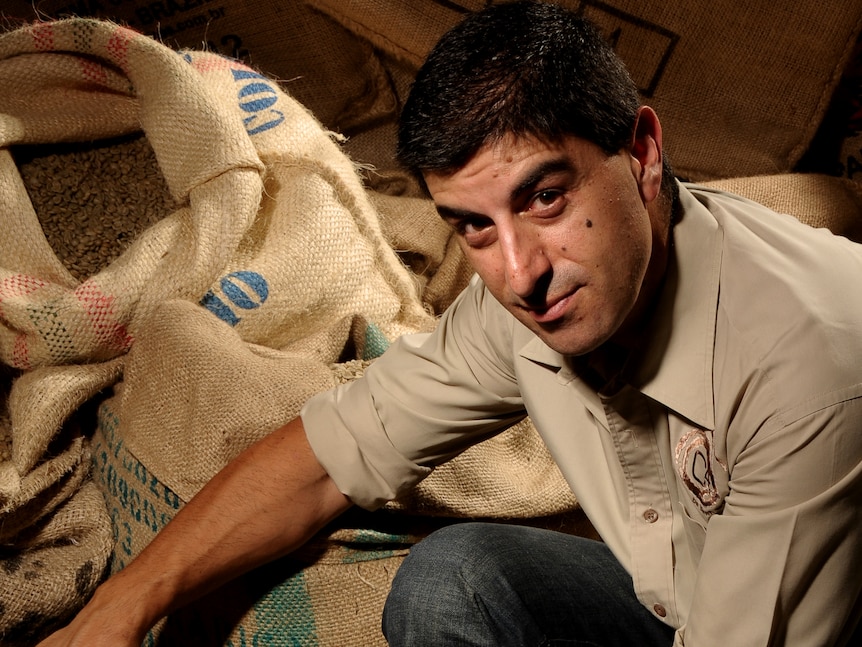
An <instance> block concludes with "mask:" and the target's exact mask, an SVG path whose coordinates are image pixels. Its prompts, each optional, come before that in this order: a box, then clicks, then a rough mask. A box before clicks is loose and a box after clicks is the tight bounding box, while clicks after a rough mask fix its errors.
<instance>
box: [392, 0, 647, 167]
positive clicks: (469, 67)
mask: <svg viewBox="0 0 862 647" xmlns="http://www.w3.org/2000/svg"><path fill="white" fill-rule="evenodd" d="M639 107H640V99H639V97H638V93H637V88H636V86H635V84H634V82H633V81H632V79H631V77H630V76H629V73H628V71H627V70H626V68H625V66H624V65H623V63H622V62H621V61H620V59H619V57H617V55H616V54H615V53H614V51H613V49H612V48H611V46H610V45H609V44H608V43H607V41H605V39H604V38H603V37H602V35H601V34H600V33H599V31H598V29H596V28H595V27H594V26H593V25H592V24H591V23H589V22H588V21H586V20H585V19H583V18H581V17H579V16H577V15H575V14H574V13H572V12H570V11H568V10H566V9H563V8H562V7H559V6H556V5H553V4H547V3H539V2H511V3H505V4H497V5H491V6H490V7H488V8H486V9H484V10H482V11H480V12H477V13H475V14H471V15H469V16H468V17H467V18H466V19H465V20H464V21H462V22H461V23H459V24H458V25H456V26H455V27H453V28H452V29H451V30H449V31H448V32H447V33H446V34H445V35H444V36H443V38H442V39H441V40H440V41H439V42H438V43H437V45H436V46H435V47H434V49H433V50H432V51H431V53H430V54H429V55H428V58H427V60H426V61H425V63H424V65H423V66H422V68H421V69H420V70H419V72H418V74H417V76H416V79H415V82H414V84H413V88H412V90H411V92H410V96H409V97H408V99H407V101H406V103H405V105H404V109H403V111H402V114H401V121H400V127H399V137H398V159H399V161H400V162H401V163H402V164H403V165H404V166H405V167H407V168H409V169H411V170H413V171H426V170H433V171H439V172H447V171H456V170H458V169H459V168H461V167H462V166H464V165H465V164H466V163H467V162H468V161H469V159H470V158H471V157H472V156H473V155H474V154H475V153H476V151H478V150H479V148H481V147H482V146H483V145H484V144H486V143H491V142H494V141H497V140H499V139H500V138H502V137H503V136H505V135H507V134H513V135H516V136H533V137H536V138H539V139H541V140H545V141H552V140H554V139H557V138H559V137H560V136H564V135H575V136H577V137H580V138H582V139H586V140H588V141H591V142H593V143H595V144H596V145H598V146H599V147H600V148H602V149H603V150H604V151H605V152H606V153H608V154H613V153H616V152H618V151H619V150H620V149H622V148H623V147H624V146H626V145H628V144H630V143H631V139H632V129H633V127H634V123H635V117H636V114H637V110H638V108H639Z"/></svg>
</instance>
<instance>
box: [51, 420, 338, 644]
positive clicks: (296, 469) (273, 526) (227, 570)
mask: <svg viewBox="0 0 862 647" xmlns="http://www.w3.org/2000/svg"><path fill="white" fill-rule="evenodd" d="M348 507H350V503H349V501H348V500H347V498H346V497H345V496H344V495H343V494H341V493H340V492H339V491H338V489H337V488H336V487H335V484H334V483H333V482H332V480H331V479H330V478H329V476H328V475H327V474H326V472H325V471H324V470H323V468H322V467H321V466H320V464H319V463H318V462H317V459H316V458H315V456H314V453H313V452H312V450H311V447H310V446H309V445H308V441H307V440H306V437H305V431H304V429H303V427H302V423H301V421H300V420H299V419H297V420H294V421H292V422H291V423H288V424H287V425H285V426H284V427H282V428H280V429H278V430H276V431H274V432H273V433H272V434H270V435H268V436H267V437H266V438H264V439H262V440H261V441H259V442H258V443H256V444H255V445H253V446H252V447H250V448H249V449H247V450H246V451H245V452H243V453H242V454H241V455H240V456H239V457H237V458H236V459H235V460H234V461H232V462H231V463H230V464H228V465H227V466H226V467H225V468H224V469H223V470H222V471H221V472H219V473H218V474H217V475H216V476H215V477H214V478H213V479H212V481H210V482H209V483H208V484H207V485H206V487H204V488H203V489H202V490H201V491H200V492H199V493H198V495H197V496H195V497H194V499H192V501H190V502H189V503H188V504H187V505H186V506H185V507H184V508H183V509H182V510H180V512H179V513H178V514H177V516H176V517H175V518H174V520H173V521H171V523H169V524H168V525H167V526H166V527H165V528H164V530H162V531H161V532H160V533H159V534H158V535H157V536H156V538H155V539H154V540H153V541H152V543H151V544H150V545H149V546H147V548H146V549H144V550H143V551H142V552H141V554H140V555H139V556H138V557H137V558H136V559H135V560H134V561H133V562H132V563H131V564H130V565H129V566H128V567H126V568H125V569H124V570H123V571H121V572H120V573H118V574H117V575H115V576H114V577H112V578H111V579H109V580H108V581H107V582H106V583H105V584H103V585H102V586H101V587H99V589H98V590H97V591H96V594H95V595H94V597H93V599H92V600H91V602H90V603H89V604H88V605H87V607H85V608H84V610H83V611H82V612H81V613H80V614H79V615H78V617H77V618H76V619H75V620H74V621H73V622H72V623H71V624H70V625H69V626H68V627H67V628H65V629H63V630H61V631H60V632H58V633H57V634H55V635H53V636H51V638H49V639H48V640H46V641H45V642H44V643H43V644H42V647H55V646H56V647H59V646H60V645H68V646H72V645H81V646H83V645H87V646H88V647H92V646H94V645H109V644H110V645H112V646H113V647H116V646H117V645H126V644H128V645H135V647H137V646H138V645H140V642H141V640H142V639H143V636H144V635H145V634H146V631H147V630H148V629H149V628H150V627H151V626H152V625H153V624H155V622H157V621H158V620H159V619H160V618H161V617H163V616H165V615H167V614H168V613H170V612H171V611H173V610H174V609H177V608H179V607H181V606H184V605H185V604H188V603H189V602H191V601H193V600H195V599H197V598H199V597H201V596H202V595H204V594H206V593H208V592H210V591H212V590H214V589H215V588H217V587H218V586H220V585H221V584H224V583H225V582H227V581H229V580H231V579H233V578H235V577H237V576H239V575H241V574H243V573H245V572H248V571H250V570H252V569H253V568H255V567H257V566H260V565H261V564H265V563H266V562H269V561H271V560H273V559H276V558H278V557H281V556H283V555H285V554H287V553H289V552H291V551H292V550H294V549H295V548H298V547H299V546H301V545H302V544H303V543H305V542H306V541H307V540H308V539H309V538H310V537H311V536H312V535H313V534H314V533H315V532H317V531H318V530H319V529H320V528H321V527H323V526H324V525H325V524H326V523H327V522H329V521H331V520H332V519H333V518H335V517H336V516H338V515H339V514H340V513H342V512H343V511H345V510H346V509H347V508H348Z"/></svg>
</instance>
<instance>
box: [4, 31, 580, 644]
mask: <svg viewBox="0 0 862 647" xmlns="http://www.w3.org/2000/svg"><path fill="white" fill-rule="evenodd" d="M13 90H14V91H13ZM141 129H142V130H141ZM0 147H2V148H0V199H2V201H3V202H2V204H3V207H4V211H3V213H4V216H3V217H4V225H5V227H6V230H7V231H9V232H11V234H12V235H9V236H4V237H3V238H2V240H0V359H2V363H3V375H2V377H3V382H2V384H3V400H2V402H3V405H4V406H3V416H2V418H0V423H2V431H3V434H2V437H3V439H4V442H3V445H2V446H0V450H2V451H3V455H2V457H3V460H2V462H0V505H2V508H0V514H2V515H3V516H2V518H0V522H2V523H0V527H2V528H3V532H4V533H5V534H4V535H3V540H4V543H5V545H6V546H8V547H9V551H8V552H5V553H4V556H3V557H4V558H5V557H6V556H7V555H8V556H9V559H8V560H6V561H5V562H4V568H7V570H8V569H9V568H12V566H11V564H14V563H18V561H20V559H21V558H22V557H21V555H22V551H25V550H26V551H28V552H27V554H28V555H33V556H34V559H41V557H40V555H37V554H36V552H35V551H36V550H37V548H38V546H39V543H38V542H39V539H38V533H37V532H36V531H35V530H34V528H43V527H47V526H49V525H51V524H54V525H55V526H56V524H63V525H62V528H63V529H64V531H65V532H66V533H67V535H68V537H69V539H68V542H69V543H70V545H73V546H75V547H76V549H77V552H75V551H71V550H69V551H65V552H64V553H63V558H64V559H65V560H66V561H65V562H63V563H62V564H61V563H59V562H55V563H54V566H53V567H52V568H51V571H52V572H56V573H58V574H62V576H63V577H59V575H58V580H57V581H58V582H60V583H61V584H62V586H61V584H57V585H56V587H55V588H56V589H57V594H56V595H55V596H53V598H52V596H51V595H49V594H48V593H47V592H46V589H45V588H44V586H42V587H41V588H39V582H38V581H37V580H33V581H34V585H33V588H32V589H31V590H30V591H29V592H28V590H27V588H26V583H27V582H28V581H30V580H27V579H26V578H24V580H22V582H15V583H14V584H15V585H14V587H13V586H11V584H10V586H9V587H8V588H0V591H2V595H3V596H4V598H3V600H2V602H3V606H4V609H5V613H4V614H3V615H0V632H5V637H6V640H7V641H11V639H12V637H13V636H16V635H21V636H25V635H26V636H28V637H29V638H32V636H34V635H35V634H36V633H38V632H40V631H43V630H46V629H47V628H48V627H49V626H50V624H51V622H50V621H51V619H54V618H56V619H60V618H62V617H65V616H67V615H68V614H69V613H71V612H73V611H74V610H75V609H77V607H79V606H80V605H81V604H82V603H83V601H84V600H85V599H86V598H87V596H88V595H89V594H90V592H91V591H92V590H93V587H94V586H95V584H96V583H97V582H98V580H99V578H100V577H101V575H102V573H103V571H104V570H105V568H106V564H107V563H108V559H109V556H110V555H113V558H114V560H113V562H112V568H113V570H116V569H118V568H121V567H122V566H123V565H124V564H126V563H128V560H129V559H131V558H133V557H134V555H136V554H137V553H138V552H139V551H140V550H141V549H142V548H143V546H145V545H146V544H147V543H148V542H149V541H150V539H151V538H152V537H153V536H154V534H155V533H156V532H158V530H159V529H160V528H161V527H163V525H164V523H167V521H168V520H169V519H170V518H171V517H172V516H173V514H175V512H176V510H178V509H179V508H180V507H182V505H184V503H185V502H186V501H188V499H189V498H190V497H191V496H193V494H194V493H195V492H196V491H197V490H198V489H199V488H200V487H201V486H202V485H203V484H204V483H205V482H206V481H207V480H208V478H209V477H211V476H212V474H214V473H215V471H217V470H218V469H219V468H220V467H221V466H223V465H224V464H225V463H226V462H227V461H228V460H230V458H231V457H233V456H234V455H236V453H238V452H239V451H241V450H242V449H243V448H244V447H245V446H247V445H248V444H249V443H251V442H253V440H255V439H256V438H259V437H260V436H261V435H263V434H265V433H267V432H268V431H270V430H272V429H273V428H275V427H276V426H278V425H280V424H283V423H284V422H285V421H286V420H287V419H289V418H290V417H292V416H293V415H295V414H296V412H297V411H298V409H299V407H300V406H301V404H302V402H303V401H304V399H305V398H307V397H308V396H309V395H310V394H311V393H314V392H316V391H318V390H321V389H324V388H328V387H329V386H331V385H333V384H335V383H336V382H337V381H339V380H343V379H345V377H344V376H345V375H349V376H351V379H352V377H355V376H356V375H358V372H355V371H353V370H352V369H351V368H349V367H351V366H353V365H352V364H351V363H350V362H367V361H372V360H373V358H374V357H376V356H377V355H378V354H379V353H380V352H382V350H383V349H385V348H386V346H387V345H388V343H389V342H390V341H391V340H392V339H394V338H395V337H397V336H398V335H401V334H404V333H409V332H414V331H422V330H428V329H430V328H431V327H433V325H434V322H435V320H434V317H433V312H434V311H437V310H439V309H440V308H442V307H445V305H446V304H448V302H450V301H451V299H452V298H454V295H455V294H456V293H457V292H458V291H459V290H460V289H461V287H463V284H464V283H465V282H466V280H467V277H468V275H469V270H467V269H466V265H465V264H464V262H463V258H462V257H461V255H460V253H459V252H458V250H457V247H456V246H455V245H454V244H453V241H452V240H451V235H450V234H449V233H448V231H445V230H443V229H441V228H440V223H439V220H437V219H436V215H435V214H434V212H433V208H431V206H430V203H428V202H427V201H425V202H422V201H414V200H409V199H406V198H405V199H404V200H405V201H404V202H399V201H398V198H397V197H393V196H382V195H377V194H375V193H373V192H370V191H368V190H367V189H366V187H364V186H363V185H362V184H361V182H360V176H359V173H358V170H357V168H355V166H354V164H353V163H352V162H351V160H350V159H349V158H348V157H347V156H345V155H344V154H343V152H342V149H341V147H340V142H339V141H338V138H337V137H336V136H334V135H332V134H331V133H329V132H328V131H327V130H326V129H324V128H322V127H321V125H320V123H319V122H318V121H317V120H316V119H315V118H314V117H313V116H312V115H311V114H310V113H309V112H308V111H307V110H306V109H305V108H304V107H303V106H302V105H300V104H299V103H297V102H296V101H295V100H294V99H292V98H291V97H290V96H289V95H287V94H286V93H285V92H284V91H283V89H282V88H281V86H280V85H279V84H278V83H276V82H275V81H274V80H272V79H271V78H269V77H267V76H265V75H262V74H260V73H258V72H257V71H255V70H253V69H251V68H249V67H247V66H245V65H243V64H240V63H238V62H237V61H234V60H230V59H226V58H222V57H220V56H217V55H215V54H211V53H204V52H192V51H183V52H176V51H172V50H170V49H168V48H167V47H165V46H163V45H161V44H159V43H157V42H156V41H154V40H152V39H149V38H146V37H143V36H141V35H140V34H137V33H135V32H133V31H130V30H128V29H125V28H122V27H119V26H117V25H115V24H112V23H107V22H102V21H95V20H84V19H71V20H64V21H59V22H48V23H39V24H34V25H31V26H27V27H24V28H21V29H18V30H16V31H13V32H10V33H7V34H4V35H2V36H0ZM392 200H395V202H392ZM408 207H409V208H408ZM420 222H421V223H423V224H422V225H421V226H419V227H417V226H416V225H418V224H419V223H420ZM411 223H412V224H411ZM393 244H395V245H397V249H398V252H399V254H400V256H399V254H396V252H395V251H394V250H393ZM404 261H406V264H405V262H404ZM411 270H412V271H411ZM423 295H424V296H429V297H430V298H429V299H423ZM99 403H101V404H102V406H100V407H98V413H97V412H96V411H95V409H96V407H97V405H98V404H99ZM94 430H95V431H94ZM93 434H95V435H93ZM91 436H92V440H91ZM91 455H94V459H95V465H96V472H95V483H96V484H97V485H98V487H99V489H100V490H101V492H102V494H103V496H104V497H105V500H106V502H107V504H108V505H107V510H105V509H104V507H101V508H97V509H96V510H94V509H93V501H92V499H87V500H86V501H84V500H83V499H82V497H83V495H82V494H81V493H82V492H85V491H90V492H91V491H92V488H91V486H90V485H89V483H90V481H89V479H90V478H92V477H91V476H90V475H89V467H90V463H91V461H90V457H91ZM464 460H467V461H470V462H469V465H466V466H465V467H464V468H462V470H461V472H462V473H460V474H458V475H457V479H458V480H457V481H456V483H457V487H454V486H453V485H454V484H453V483H452V482H450V481H451V479H452V475H451V473H450V472H448V471H447V470H449V469H458V468H457V464H456V465H455V466H454V467H453V468H447V469H446V470H441V471H440V476H438V475H437V474H435V475H432V476H431V477H430V478H429V479H427V480H426V482H424V483H423V484H422V490H421V494H420V495H419V497H420V498H418V499H414V500H413V504H412V509H414V510H419V511H421V512H422V513H425V514H434V515H449V516H460V517H470V516H477V515H483V514H485V513H488V512H489V513H490V514H493V515H495V516H503V517H507V518H511V517H524V518H530V517H534V516H538V515H544V514H558V513H563V514H565V513H568V512H571V511H576V510H577V505H576V502H575V501H574V497H573V496H572V495H571V492H570V491H569V490H568V488H567V486H566V484H565V482H564V481H563V479H562V477H561V476H560V474H559V472H558V471H557V470H556V468H555V466H554V465H553V463H552V462H551V460H550V457H549V456H548V454H547V451H546V450H545V449H544V447H543V446H542V444H541V443H540V442H538V438H537V436H536V434H535V430H534V429H533V428H532V426H531V425H529V423H527V424H525V425H521V426H520V427H518V428H517V429H515V430H512V431H511V432H507V433H505V434H502V435H501V436H500V437H499V438H496V439H493V440H491V441H488V442H487V443H483V444H482V445H480V446H478V447H476V448H474V449H472V450H470V451H469V452H468V453H467V454H465V459H464ZM447 474H448V476H447ZM487 497H490V498H487ZM85 503H86V506H84V504H85ZM74 505H80V506H82V509H84V510H86V511H87V513H86V516H87V519H88V525H87V526H86V527H84V528H82V527H80V526H79V525H76V524H77V520H78V519H79V518H80V515H73V514H61V512H63V511H66V512H68V511H69V509H70V506H74ZM394 507H396V508H397V509H399V510H404V509H407V510H408V511H409V510H410V509H411V503H410V502H406V503H404V504H401V505H400V506H399V505H396V506H394ZM52 527H54V526H52ZM52 533H53V534H51V535H50V537H51V540H50V541H51V542H52V544H51V545H52V546H54V545H56V543H57V541H56V537H57V531H56V529H55V530H53V531H52ZM112 533H113V534H114V535H115V539H114V541H113V542H112V541H111V540H110V537H111V534H112ZM407 535H408V538H407V539H405V538H404V537H402V536H401V535H400V534H399V535H397V536H392V537H385V538H381V537H379V536H378V535H376V534H375V533H373V532H371V531H370V530H368V529H358V530H354V531H352V533H351V534H350V535H349V537H348V539H347V540H340V539H338V536H336V537H335V538H334V539H333V538H330V537H323V538H322V539H321V543H319V544H317V545H316V546H317V548H316V549H315V548H314V546H312V554H311V555H310V556H308V555H306V557H305V561H304V562H301V563H300V565H299V566H293V567H290V568H292V569H293V571H290V568H288V570H286V571H284V572H283V574H284V582H283V584H279V586H277V587H276V589H277V590H274V591H270V590H269V589H266V590H261V589H254V591H256V593H254V594H253V595H252V594H249V595H251V598H244V599H246V602H247V604H246V607H245V609H244V610H242V609H241V605H240V606H239V607H236V606H233V607H231V608H232V609H233V611H232V614H229V615H225V614H221V615H219V614H212V613H207V614H205V616H206V619H204V618H202V617H198V618H197V621H196V622H197V624H195V622H191V624H188V623H187V622H186V621H185V620H182V619H174V620H172V619H169V620H168V621H167V623H165V624H164V625H163V626H162V627H161V628H162V629H163V630H164V632H165V634H164V637H163V638H159V637H158V636H159V635H160V634H159V632H158V631H156V632H154V633H153V634H152V636H151V640H152V641H156V640H164V641H169V640H174V638H171V636H174V637H175V639H176V644H194V643H193V642H190V641H191V640H192V638H191V637H193V636H206V635H207V634H206V631H207V629H206V627H207V626H215V625H218V624H219V622H221V620H220V619H224V618H228V617H229V618H230V621H229V622H228V625H229V626H228V627H227V629H225V631H226V632H227V633H224V632H222V633H220V634H219V636H220V638H219V640H221V639H223V640H224V642H225V644H231V643H233V644H242V643H243V641H246V642H247V643H254V642H256V643H258V644H261V643H264V644H273V645H277V644H285V645H288V644H289V645H296V644H302V645H357V646H358V645H370V644H375V641H379V640H381V638H380V636H379V630H378V629H377V627H378V623H379V612H380V608H381V606H382V601H383V599H384V598H385V594H386V591H387V590H388V583H389V581H390V580H391V575H392V574H394V570H395V568H397V564H398V563H399V562H400V558H401V556H403V553H404V551H405V550H406V548H405V547H406V546H407V545H409V543H410V542H411V541H415V539H416V537H415V536H414V535H413V534H411V533H409V532H408V533H407ZM357 537H359V539H357ZM369 537H370V539H369ZM25 540H26V542H27V543H24V542H25ZM344 541H347V543H348V544H349V545H350V546H352V547H348V549H344V547H343V543H344ZM369 542H370V543H369ZM354 544H356V545H355V546H354ZM112 549H113V550H112ZM45 550H47V548H45ZM345 550H346V552H345ZM44 555H45V556H46V559H47V557H48V555H49V553H47V552H45V553H44ZM43 563H45V562H43ZM358 563H361V565H360V566H357V564H358ZM286 568H287V567H286ZM28 572H29V571H28ZM69 574H73V575H75V576H74V577H71V578H70V577H69ZM260 576H261V575H260V574H258V575H257V576H255V577H260ZM267 581H270V580H267ZM9 582H10V583H11V580H9ZM69 582H74V583H75V586H74V587H72V588H70V586H69V585H68V584H69ZM5 584H6V582H5V581H4V583H3V586H4V587H5ZM43 585H44V580H43ZM36 592H39V593H40V595H36V594H35V593H36ZM270 593H272V595H270ZM231 595H232V594H231ZM303 605H304V606H303ZM345 605H348V606H350V607H351V608H352V609H353V610H354V613H353V615H348V614H345V613H344V609H345V608H346V606H345ZM238 608H239V609H240V610H242V612H241V613H238V612H237V609H238ZM300 608H303V609H305V610H306V612H307V613H306V614H305V615H302V614H299V613H298V612H296V613H294V612H291V611H290V610H293V609H300ZM15 614H17V615H15ZM184 617H185V618H186V619H188V617H189V616H184ZM22 618H23V621H22ZM201 623H203V624H201ZM207 623H211V624H209V625H208V624H207ZM212 623H215V624H212ZM222 624H224V623H222ZM220 631H221V630H220ZM0 635H3V634H2V633H0ZM279 641H280V642H279ZM4 644H5V642H4ZM10 644H12V643H11V642H10ZM164 644H169V643H168V642H165V643H164ZM200 644H203V643H200ZM205 644H213V643H212V642H205Z"/></svg>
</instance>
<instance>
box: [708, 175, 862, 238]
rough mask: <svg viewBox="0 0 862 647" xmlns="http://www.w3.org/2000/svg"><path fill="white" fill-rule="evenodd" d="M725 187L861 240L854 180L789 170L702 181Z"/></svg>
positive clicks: (860, 203) (861, 196)
mask: <svg viewBox="0 0 862 647" xmlns="http://www.w3.org/2000/svg"><path fill="white" fill-rule="evenodd" d="M703 184H704V186H707V187H711V188H714V189H719V190H721V191H729V192H730V193H735V194H737V195H741V196H743V197H745V198H748V199H749V200H753V201H754V202H758V203H760V204H762V205H765V206H767V207H769V208H770V209H772V210H773V211H777V212H779V213H787V214H790V215H792V216H794V217H796V218H797V219H798V220H800V221H802V222H804V223H805V224H807V225H811V226H812V227H824V228H826V229H829V230H830V231H831V232H833V233H835V234H838V235H839V236H845V237H847V238H849V239H851V240H855V241H857V242H862V188H860V186H859V184H858V183H856V182H852V181H849V180H847V179H844V178H838V177H832V176H828V175H814V174H803V173H790V174H786V175H773V176H761V177H750V178H728V179H725V180H714V181H711V182H704V183H703Z"/></svg>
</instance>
